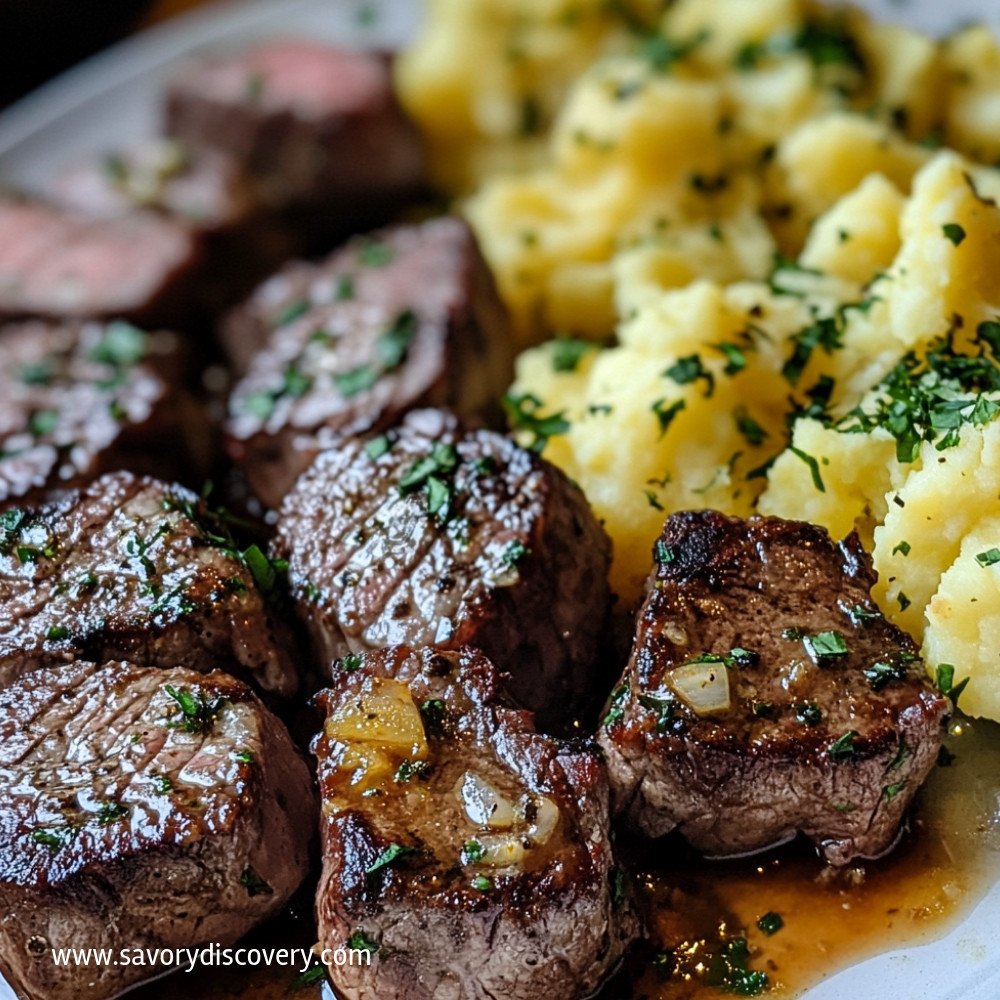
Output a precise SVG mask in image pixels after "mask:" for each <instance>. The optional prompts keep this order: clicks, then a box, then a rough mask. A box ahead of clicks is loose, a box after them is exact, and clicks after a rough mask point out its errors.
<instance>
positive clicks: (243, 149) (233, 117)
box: [166, 39, 423, 210]
mask: <svg viewBox="0 0 1000 1000" xmlns="http://www.w3.org/2000/svg"><path fill="white" fill-rule="evenodd" d="M166 130H167V134H168V135H171V136H173V137H175V138H177V139H180V140H181V141H183V142H184V143H186V144H187V145H188V146H190V147H192V148H195V149H212V150H217V151H220V152H223V153H226V154H227V155H229V156H232V157H234V158H235V159H236V161H237V162H238V163H239V164H240V166H241V167H242V168H243V169H244V170H245V171H246V173H248V174H249V175H250V176H251V177H252V178H253V179H254V180H255V182H256V184H257V185H258V188H259V190H260V196H261V197H262V198H263V200H265V201H266V202H267V203H269V204H272V205H274V206H276V207H285V206H288V205H294V204H296V203H299V204H302V203H313V204H320V205H321V204H325V203H329V202H331V201H333V202H339V203H340V204H341V205H343V207H344V208H345V209H348V210H349V209H351V208H352V207H353V208H357V207H358V206H357V203H359V202H364V201H366V200H367V201H371V202H373V203H375V204H377V202H378V201H379V200H380V199H381V200H385V199H387V198H391V197H392V196H394V195H397V194H399V193H401V192H409V191H410V190H412V189H414V188H416V187H417V185H418V184H419V183H420V182H421V179H422V175H423V149H422V143H421V140H420V135H419V132H418V131H417V129H416V127H415V126H414V125H413V124H412V122H410V120H409V119H408V118H407V117H406V115H405V114H404V113H403V111H402V109H401V107H400V105H399V102H398V101H397V100H396V96H395V93H394V90H393V86H392V73H391V68H390V64H389V60H388V59H387V58H385V57H384V56H382V55H379V54H375V53H370V52H356V51H350V50H347V49H342V48H336V47H334V46H331V45H325V44H323V43H321V42H318V41H312V40H307V39H273V40H269V41H266V42H263V43H261V44H259V45H255V46H253V47H251V48H247V49H242V50H237V51H235V52H222V53H216V54H212V55H209V56H206V57H202V58H198V59H196V60H194V61H192V62H191V63H189V64H188V65H186V66H185V67H184V68H183V70H182V71H181V72H179V73H178V74H177V75H176V76H175V77H174V79H173V81H172V82H171V84H170V87H169V90H168V92H167V108H166ZM352 202H353V203H355V204H353V205H352Z"/></svg>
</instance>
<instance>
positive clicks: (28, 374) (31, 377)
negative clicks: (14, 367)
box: [21, 360, 55, 385]
mask: <svg viewBox="0 0 1000 1000" xmlns="http://www.w3.org/2000/svg"><path fill="white" fill-rule="evenodd" d="M54 374H55V373H54V372H53V370H52V362H51V361H48V360H45V361H35V362H33V363H31V364H26V365H22V366H21V381H22V382H23V383H24V384H25V385H49V383H51V381H52V377H53V375H54Z"/></svg>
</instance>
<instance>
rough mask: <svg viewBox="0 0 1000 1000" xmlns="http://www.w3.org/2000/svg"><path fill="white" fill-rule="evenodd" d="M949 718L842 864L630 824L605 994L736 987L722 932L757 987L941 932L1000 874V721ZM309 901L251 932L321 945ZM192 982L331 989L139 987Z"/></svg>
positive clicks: (270, 943) (704, 993) (277, 975)
mask: <svg viewBox="0 0 1000 1000" xmlns="http://www.w3.org/2000/svg"><path fill="white" fill-rule="evenodd" d="M951 728H952V735H951V737H950V739H949V740H948V745H949V749H950V750H951V752H952V753H954V754H955V759H954V761H953V762H952V763H951V764H950V765H949V766H947V767H937V768H935V769H934V771H933V773H932V774H931V777H930V779H929V780H928V783H927V786H926V787H925V788H924V790H923V792H922V794H921V796H920V797H919V799H918V802H917V807H916V811H915V814H914V816H913V818H912V819H911V829H910V831H909V833H908V834H907V835H906V836H905V837H904V838H903V840H902V842H901V843H900V844H899V846H898V847H897V848H896V849H895V850H894V851H893V852H892V853H891V854H890V855H888V856H887V857H885V858H882V859H881V860H878V861H869V862H859V863H858V864H856V865H851V866H849V867H847V868H845V869H842V870H840V871H839V872H838V871H836V870H834V869H830V868H827V867H826V866H824V865H823V864H822V863H821V862H820V861H819V860H818V859H817V858H816V855H815V853H814V852H813V851H812V850H811V849H810V848H808V847H805V846H804V845H801V844H793V845H790V846H788V847H785V848H782V849H780V850H777V851H772V852H769V853H767V854H761V855H758V856H756V857H753V858H747V859H743V860H739V861H714V862H712V861H703V860H700V859H698V858H697V857H696V856H695V855H694V854H693V853H692V852H690V851H688V850H687V849H685V848H684V846H683V844H682V843H681V842H680V841H679V840H675V839H673V838H668V839H666V840H664V841H660V842H655V843H652V844H648V843H646V844H644V843H640V842H638V841H636V840H631V839H629V840H627V842H626V838H624V837H623V838H622V847H623V854H624V855H625V857H626V858H627V860H628V862H629V863H630V865H631V866H632V867H633V869H634V870H635V871H637V872H638V873H639V876H640V878H638V880H637V884H638V887H639V891H640V895H641V897H642V900H643V903H644V905H645V906H646V907H647V908H648V910H649V912H650V914H651V923H652V937H653V940H652V941H651V942H650V943H649V944H647V945H644V946H643V947H642V948H641V949H640V950H639V951H637V952H636V953H635V954H634V955H632V956H630V957H628V958H627V959H626V961H625V963H624V968H623V969H622V971H621V972H620V973H619V974H618V975H617V976H616V977H615V979H614V981H613V982H611V983H609V984H608V986H607V987H606V988H605V989H604V990H602V991H601V994H600V997H599V1000H640V998H641V1000H719V998H720V997H724V996H727V995H729V996H732V995H733V994H732V993H725V992H722V991H720V989H719V988H718V987H715V986H712V985H709V984H708V983H706V982H705V977H704V967H705V966H707V965H708V964H710V962H711V957H712V956H713V955H717V954H718V953H719V951H720V949H721V946H722V945H723V943H724V941H731V940H732V939H733V938H735V937H739V936H742V935H744V934H745V936H746V939H747V943H748V946H749V951H750V955H749V959H748V963H749V966H750V968H751V969H752V970H757V971H761V972H766V973H767V976H768V981H769V988H768V989H767V990H766V991H765V992H764V993H763V994H761V995H763V996H768V997H775V998H781V1000H787V998H792V997H798V996H801V995H802V994H803V993H804V992H805V991H806V990H807V989H808V988H809V987H810V986H812V985H815V984H816V983H817V982H819V981H821V980H822V979H825V978H828V977H829V976H831V975H833V974H835V973H836V972H837V971H838V970H839V969H843V968H845V967H846V966H848V965H851V964H853V963H855V962H859V961H861V960H863V959H865V958H868V957H870V956H872V955H875V954H879V953H881V952H886V951H890V950H893V949H896V948H905V947H908V946H916V945H920V944H925V943H927V942H928V941H931V940H933V939H934V938H937V937H940V936H941V935H943V934H945V933H946V932H947V931H948V930H949V929H950V928H951V927H952V926H953V925H954V923H956V922H957V921H958V920H960V919H961V918H962V917H963V916H964V915H965V914H967V913H968V912H969V911H971V909H972V908H973V906H974V905H975V904H976V902H977V901H978V900H979V899H980V898H981V897H982V896H983V894H984V893H985V892H986V891H987V890H988V889H989V888H990V887H991V886H992V885H993V884H994V883H995V882H996V881H997V880H998V879H1000V798H998V796H1000V725H996V724H994V723H989V722H983V721H979V720H972V721H970V720H966V719H960V720H958V721H956V722H954V723H953V724H952V727H951ZM305 895H306V896H307V895H308V893H306V894H305ZM300 898H301V894H300ZM299 907H300V908H301V910H300V912H302V914H303V915H302V916H285V917H282V918H278V919H276V920H274V921H271V922H270V923H268V924H266V925H265V926H263V927H261V928H258V929H257V930H256V931H254V932H253V933H251V934H250V935H249V936H248V938H247V939H246V940H245V941H244V942H243V944H244V945H245V946H247V947H263V948H266V947H282V946H285V947H296V948H299V947H301V948H308V947H311V946H312V944H313V943H314V942H315V940H316V931H315V927H314V926H313V924H312V920H311V918H310V917H309V916H308V912H309V908H310V904H309V902H308V901H306V902H305V903H304V904H303V903H301V902H300V903H299ZM767 913H777V914H779V915H780V916H781V919H782V921H783V925H782V927H781V928H780V929H779V930H778V931H776V932H775V933H773V934H772V935H766V934H764V933H763V932H762V931H761V930H759V929H758V927H757V921H758V920H759V919H760V918H761V917H762V916H763V915H764V914H767ZM661 956H662V957H661ZM182 988H183V990H184V992H185V993H187V994H188V996H189V997H190V1000H223V998H241V1000H287V998H288V997H289V996H291V997H299V998H302V1000H318V998H319V997H320V996H321V995H322V996H323V997H324V998H331V997H332V993H331V992H330V991H329V990H328V989H326V990H324V989H322V988H321V987H320V986H319V985H318V984H311V985H300V983H299V974H298V972H297V971H296V970H294V969H291V968H288V967H283V968H271V969H264V968H260V969H236V968H229V969H211V970H197V971H196V972H195V973H194V974H192V975H190V976H188V975H187V974H186V973H177V974H176V975H174V976H168V977H166V978H164V979H162V980H160V981H158V982H156V983H152V984H150V985H148V986H145V987H143V988H141V989H139V990H137V991H135V992H134V993H132V994H131V996H133V997H135V998H136V1000H174V998H176V997H177V995H178V991H179V990H180V989H182Z"/></svg>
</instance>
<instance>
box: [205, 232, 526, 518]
mask: <svg viewBox="0 0 1000 1000" xmlns="http://www.w3.org/2000/svg"><path fill="white" fill-rule="evenodd" d="M224 341H225V343H226V345H227V347H228V350H229V351H230V353H231V354H232V355H234V356H235V357H236V358H237V359H238V361H239V360H241V359H246V358H247V357H248V355H249V354H250V353H252V351H253V350H254V349H256V348H257V347H258V346H260V345H261V344H264V343H265V342H266V346H264V347H263V349H262V350H260V351H259V352H258V353H257V354H256V355H255V356H254V357H253V359H252V361H250V362H249V370H248V371H247V373H246V375H245V376H244V377H243V379H242V380H241V381H240V382H239V383H238V384H237V385H236V387H235V389H234V390H233V393H232V396H231V398H230V403H229V419H228V421H227V425H226V430H227V434H228V442H229V450H230V454H231V456H232V458H233V459H234V461H236V462H237V463H238V464H239V465H240V466H241V467H242V468H243V470H244V472H245V474H246V476H247V479H248V480H249V483H250V485H251V487H252V489H253V490H254V492H255V493H256V494H257V496H258V497H259V498H260V500H261V501H262V502H264V503H265V504H266V505H268V506H271V507H276V506H277V505H278V504H279V503H280V502H281V498H282V497H283V496H284V495H285V493H287V492H288V490H289V489H290V488H291V486H292V484H293V482H294V481H295V478H296V477H297V476H298V475H299V474H300V473H301V472H302V471H304V470H305V468H306V467H307V466H308V465H309V463H310V462H311V461H312V459H313V457H314V456H315V455H316V454H317V453H318V452H319V451H321V450H323V449H324V448H327V447H330V446H331V445H333V444H335V443H336V442H338V441H339V440H340V439H341V438H343V437H345V436H347V435H351V434H359V433H364V432H366V431H369V430H372V429H384V428H386V427H390V426H392V425H393V424H394V423H396V422H397V421H398V420H399V418H400V417H401V416H402V415H403V414H404V413H405V412H406V411H407V410H409V409H411V408H413V407H415V406H427V405H430V406H448V407H452V408H454V409H456V410H457V411H459V412H461V413H473V412H476V411H477V410H480V409H483V408H485V407H487V406H489V405H490V404H492V403H493V402H494V401H495V399H496V398H497V397H498V396H499V395H501V394H502V392H503V391H504V389H505V388H506V386H507V385H508V384H509V381H510V378H511V354H510V350H511V349H510V341H509V336H508V328H507V324H506V315H505V313H504V310H503V306H502V305H501V303H500V300H499V298H498V296H497V292H496V289H495V287H494V285H493V281H492V278H491V277H490V274H489V271H488V270H487V268H486V265H485V263H484V262H483V259H482V256H481V255H480V253H479V250H478V248H477V246H476V242H475V238H474V237H473V235H472V233H471V231H470V230H469V228H468V226H466V224H465V223H464V222H460V221H459V220H458V219H453V218H444V219H435V220H432V221H430V222H425V223H423V224H422V225H416V226H399V227H396V228H393V229H389V230H385V231H383V232H380V233H376V234H374V235H372V236H366V237H360V238H358V239H355V240H353V241H352V242H351V243H349V244H348V245H347V246H346V247H344V248H343V249H342V250H340V251H338V252H337V253H335V254H334V255H333V256H332V257H330V258H329V259H328V260H327V261H326V262H325V263H323V264H320V265H318V266H309V265H301V264H298V265H294V266H293V267H292V268H291V269H290V270H289V271H287V272H283V273H282V274H280V275H278V276H277V277H276V278H275V279H273V280H272V281H270V282H267V283H266V284H264V285H263V286H262V287H261V288H260V289H259V291H258V292H257V294H256V295H255V296H254V297H253V298H252V299H251V300H250V302H249V304H248V305H247V306H246V307H244V308H243V309H242V310H240V311H239V312H238V313H237V314H235V315H234V316H233V317H232V318H231V320H230V321H229V323H228V324H227V327H226V332H225V334H224Z"/></svg>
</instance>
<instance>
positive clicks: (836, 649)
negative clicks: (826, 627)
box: [802, 631, 849, 660]
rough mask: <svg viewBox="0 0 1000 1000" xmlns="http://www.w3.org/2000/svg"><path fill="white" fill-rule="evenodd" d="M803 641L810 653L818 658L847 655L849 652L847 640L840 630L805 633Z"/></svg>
mask: <svg viewBox="0 0 1000 1000" xmlns="http://www.w3.org/2000/svg"><path fill="white" fill-rule="evenodd" d="M802 642H803V644H804V645H805V647H806V650H807V651H808V653H809V654H810V655H811V656H813V657H814V658H815V659H816V660H825V659H828V658H831V657H836V656H846V655H847V654H848V652H849V650H848V648H847V642H846V640H845V639H844V637H843V635H841V634H840V632H835V631H830V632H817V633H816V634H815V635H804V636H803V637H802Z"/></svg>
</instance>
